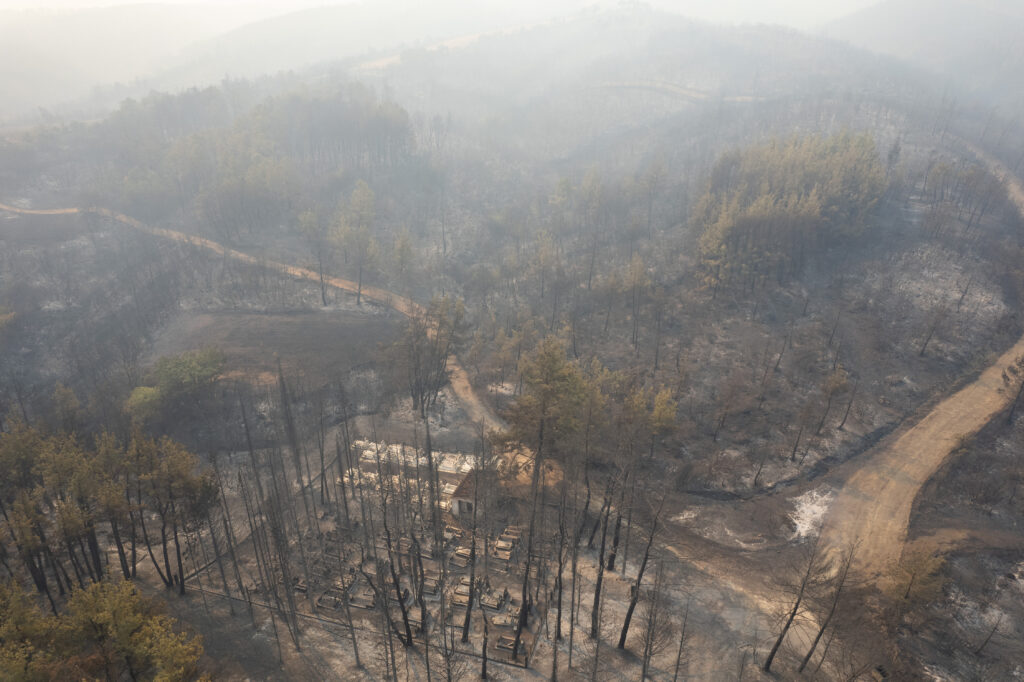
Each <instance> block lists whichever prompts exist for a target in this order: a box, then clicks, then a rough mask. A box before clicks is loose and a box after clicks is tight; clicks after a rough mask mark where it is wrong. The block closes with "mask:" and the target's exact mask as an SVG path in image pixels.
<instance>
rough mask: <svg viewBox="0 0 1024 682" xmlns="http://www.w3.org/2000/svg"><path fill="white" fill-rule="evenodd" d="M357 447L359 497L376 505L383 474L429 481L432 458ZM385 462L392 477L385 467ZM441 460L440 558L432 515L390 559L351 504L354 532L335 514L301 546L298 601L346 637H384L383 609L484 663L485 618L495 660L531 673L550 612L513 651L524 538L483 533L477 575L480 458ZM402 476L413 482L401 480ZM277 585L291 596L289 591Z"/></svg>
mask: <svg viewBox="0 0 1024 682" xmlns="http://www.w3.org/2000/svg"><path fill="white" fill-rule="evenodd" d="M355 445H356V447H357V449H356V452H357V453H358V454H359V459H358V460H357V461H358V469H359V470H358V471H355V470H353V471H350V472H349V474H348V475H346V476H345V477H343V478H341V479H339V480H338V481H337V484H338V486H348V489H352V488H354V489H355V490H356V491H357V492H358V493H360V494H361V495H363V496H364V497H365V499H367V500H373V499H375V496H376V495H377V491H378V485H379V483H380V481H379V480H378V479H379V477H378V475H377V472H378V471H381V470H382V469H383V471H385V475H390V476H392V477H393V480H392V481H391V483H392V485H393V486H396V487H397V486H399V485H409V481H410V480H415V479H413V478H412V477H414V476H418V475H420V474H422V475H423V476H426V472H427V471H428V467H427V463H426V461H425V458H424V457H423V456H422V455H417V454H416V453H415V452H414V450H413V449H412V448H408V447H403V446H396V445H391V446H385V445H376V444H373V443H370V442H367V441H357V442H356V444H355ZM378 457H379V458H380V461H381V463H382V464H386V465H387V466H386V467H379V466H378ZM434 460H435V464H436V465H437V469H438V478H439V480H440V483H441V486H442V495H441V502H442V505H443V506H442V509H443V510H444V524H445V525H444V530H443V533H442V540H441V544H442V546H441V547H440V548H439V550H438V551H436V552H435V551H434V547H433V545H434V542H433V539H432V537H431V536H432V530H431V528H430V523H429V522H430V518H429V514H427V515H426V516H427V518H426V519H419V518H418V514H416V515H414V516H415V517H416V520H417V522H418V523H419V525H420V530H421V532H420V533H418V534H417V537H416V538H415V539H413V538H410V537H408V536H407V535H403V536H400V537H396V536H395V535H394V534H393V536H392V543H391V547H390V550H389V547H388V543H387V542H386V537H385V533H384V531H383V529H382V528H381V527H379V526H381V525H382V524H380V523H375V524H373V525H374V527H373V530H372V532H371V531H370V529H368V528H364V527H362V526H361V525H360V523H359V521H358V512H355V513H354V512H353V511H352V509H358V503H357V502H355V501H354V500H352V499H349V503H350V504H349V507H350V510H349V514H348V525H346V518H345V517H344V515H343V514H341V513H340V512H339V511H337V510H335V511H331V510H330V508H329V507H328V508H327V509H323V510H321V511H320V513H319V514H318V523H317V525H318V528H316V529H308V530H307V531H306V532H305V533H304V534H303V537H302V539H301V542H300V543H298V544H300V545H301V546H300V547H297V548H296V552H295V553H294V556H293V557H292V566H291V569H292V575H293V578H292V581H291V582H292V585H291V589H292V590H293V592H294V594H295V597H296V599H295V600H294V601H295V603H296V604H297V606H298V610H299V611H300V612H304V613H307V615H311V616H315V617H316V618H318V619H321V620H326V621H330V622H335V623H337V624H338V625H339V626H341V627H343V628H347V627H348V625H349V623H351V624H352V626H353V627H355V628H356V629H359V630H365V631H371V632H379V631H380V629H381V628H380V624H381V620H382V615H381V609H387V611H388V614H389V616H390V618H391V622H392V624H393V627H394V632H396V633H404V632H405V622H406V620H407V621H408V623H409V626H410V630H411V632H412V635H413V639H414V640H417V641H420V642H422V641H423V639H424V638H425V637H427V636H429V637H431V646H436V642H437V641H438V640H439V639H440V636H441V634H442V633H441V632H440V628H447V629H448V630H447V632H446V633H444V634H447V636H448V637H447V639H448V641H449V643H450V644H451V645H454V646H455V647H456V649H457V650H458V651H459V652H461V653H463V654H466V655H471V656H476V657H479V656H481V647H482V645H483V642H484V641H485V624H484V622H483V619H484V618H486V619H487V623H486V635H487V636H486V641H487V657H488V659H490V660H493V661H497V662H502V663H507V664H510V665H515V666H520V667H526V666H528V664H529V659H530V656H531V655H532V653H533V650H534V648H535V646H536V642H537V634H538V631H539V629H540V628H541V627H542V626H543V625H542V624H543V619H544V614H545V610H546V604H545V603H543V601H540V602H538V603H537V604H535V605H534V606H533V607H532V608H531V609H530V613H528V614H527V618H526V623H525V626H524V628H523V631H522V633H521V636H520V643H519V649H518V651H514V643H515V631H516V627H517V624H518V622H519V618H520V614H521V606H522V605H521V600H520V596H521V589H522V576H523V570H524V563H525V545H524V543H523V535H524V533H525V530H524V528H522V527H520V526H514V525H510V526H507V527H505V528H504V530H503V531H502V532H501V533H500V534H498V536H497V537H494V536H491V537H486V536H483V535H482V534H480V533H478V536H477V539H476V554H475V559H476V561H475V564H476V565H475V568H474V567H473V566H471V565H470V563H471V560H472V558H473V555H474V552H473V542H472V537H471V536H472V532H471V529H472V526H471V525H470V516H471V512H472V508H471V507H468V508H467V506H466V504H467V500H466V494H467V490H469V491H470V492H471V487H469V486H470V485H471V484H467V481H468V480H470V479H471V478H472V477H471V473H472V471H473V467H472V456H470V455H462V454H458V453H438V454H436V455H435V456H434ZM403 476H404V477H406V480H405V481H402V480H399V479H400V477H403ZM460 495H461V497H460ZM349 497H350V498H351V495H349ZM471 500H472V497H470V498H469V502H468V504H470V505H471V504H472V501H471ZM460 502H462V504H461V505H460ZM392 532H393V531H392ZM393 533H394V532H393ZM535 559H536V557H535ZM392 562H393V564H394V575H393V574H392V571H391V568H392V566H391V563H392ZM210 570H212V569H210ZM396 576H397V582H398V584H399V589H398V590H396V587H395V578H396ZM211 578H212V576H211ZM474 580H475V585H473V586H472V589H471V581H474ZM210 584H212V582H211V583H210ZM278 585H279V587H283V585H281V584H280V581H279V583H278ZM260 587H261V586H260V585H258V584H254V585H253V592H254V593H255V594H257V595H258V594H260V593H261V592H264V590H261V589H260ZM542 592H543V591H542ZM471 593H472V597H473V603H472V604H470V594H471ZM399 594H400V598H401V602H399ZM541 596H542V597H543V595H541ZM267 597H268V601H269V595H267ZM467 607H470V608H471V618H470V628H469V641H468V642H466V643H462V642H461V638H462V629H463V626H464V623H465V617H466V609H467ZM403 611H404V617H403ZM424 621H425V622H424Z"/></svg>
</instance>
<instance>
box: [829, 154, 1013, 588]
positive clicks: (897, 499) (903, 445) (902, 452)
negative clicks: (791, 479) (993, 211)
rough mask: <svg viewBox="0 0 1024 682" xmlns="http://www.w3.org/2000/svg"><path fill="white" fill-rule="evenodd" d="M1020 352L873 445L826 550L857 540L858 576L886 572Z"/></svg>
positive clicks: (1007, 175)
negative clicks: (927, 491) (924, 494)
mask: <svg viewBox="0 0 1024 682" xmlns="http://www.w3.org/2000/svg"><path fill="white" fill-rule="evenodd" d="M970 149H971V151H972V152H974V154H975V155H977V156H978V157H979V159H981V160H982V161H983V162H984V163H985V164H986V165H987V166H988V167H989V170H990V171H991V172H992V173H993V174H995V175H996V176H997V177H999V178H1000V179H1001V180H1002V181H1003V184H1004V186H1005V187H1006V190H1007V195H1008V196H1009V198H1010V200H1011V201H1013V203H1014V204H1015V205H1016V206H1017V210H1019V211H1020V212H1021V213H1022V214H1024V187H1022V186H1021V183H1020V181H1019V180H1018V179H1017V178H1016V177H1014V175H1013V174H1012V173H1011V172H1010V171H1009V170H1007V168H1006V167H1005V166H1003V164H1001V163H999V162H998V161H996V160H995V159H993V158H992V157H991V156H989V155H987V154H985V153H983V152H981V151H980V150H978V149H977V148H975V147H970ZM1021 355H1024V338H1021V339H1020V340H1019V341H1017V343H1015V344H1014V345H1013V347H1012V348H1010V349H1009V350H1007V351H1006V352H1005V353H1003V354H1002V355H1001V356H1000V357H999V359H998V360H996V362H995V363H994V364H993V365H991V366H990V367H988V369H986V370H985V371H984V372H982V374H981V376H979V377H978V378H977V379H976V380H974V381H973V382H971V383H970V384H968V385H967V386H965V387H964V388H962V389H960V390H959V391H957V392H956V393H954V394H953V395H951V396H949V397H947V398H946V399H944V400H943V401H942V402H940V403H939V404H938V405H936V406H935V408H934V409H932V410H931V411H930V412H929V413H928V414H927V415H925V416H924V417H923V418H922V419H921V420H920V421H918V422H917V423H915V424H912V425H909V426H908V427H906V428H902V429H899V430H898V431H897V432H896V433H894V434H892V435H891V436H889V438H887V439H886V440H884V441H883V442H882V443H880V444H879V445H878V446H876V447H875V448H874V449H873V451H871V452H870V453H869V454H868V455H867V456H866V457H865V458H864V460H863V462H862V463H861V465H860V466H859V467H858V469H857V471H856V472H855V473H854V474H853V475H851V476H850V478H849V479H847V481H846V483H845V484H844V485H843V487H842V488H841V489H840V490H839V493H838V495H837V496H836V500H835V502H833V504H832V506H831V508H830V509H829V512H828V515H827V516H826V517H825V522H824V524H823V527H822V534H823V540H824V541H825V543H826V547H828V548H829V549H830V550H831V551H841V550H842V549H843V548H844V547H847V546H849V545H850V543H853V542H856V543H858V547H857V557H856V561H855V569H856V570H857V571H858V572H859V573H860V574H861V575H863V576H864V577H869V578H871V577H879V576H884V575H886V574H887V573H888V572H889V570H890V569H891V568H892V566H893V565H894V564H895V563H896V561H898V560H899V558H900V555H901V553H902V551H903V546H904V544H905V543H906V540H907V528H908V526H909V524H910V512H911V508H912V506H913V504H914V499H915V498H916V497H917V494H918V492H919V491H920V490H921V487H922V486H923V485H924V484H925V482H926V481H928V479H929V478H931V477H932V476H933V475H934V474H935V472H936V471H938V469H939V467H941V466H942V464H943V462H945V461H946V458H947V457H949V455H950V453H952V452H953V450H955V449H956V447H957V446H958V445H959V443H960V440H961V439H962V438H963V437H965V436H971V435H973V434H975V433H977V432H978V431H979V430H980V429H981V428H982V427H983V426H985V424H987V423H988V422H989V421H990V420H991V419H992V418H993V417H994V416H996V415H997V414H998V413H1000V412H1001V411H1003V410H1004V409H1006V407H1007V405H1008V402H1009V399H1010V397H1011V396H1009V395H1007V393H1006V392H1005V391H1003V390H1002V388H1003V380H1002V373H1003V370H1004V369H1005V368H1006V367H1007V366H1008V365H1010V364H1011V363H1012V362H1014V360H1016V359H1017V358H1018V357H1020V356H1021Z"/></svg>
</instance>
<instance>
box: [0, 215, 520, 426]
mask: <svg viewBox="0 0 1024 682" xmlns="http://www.w3.org/2000/svg"><path fill="white" fill-rule="evenodd" d="M0 211H8V212H10V213H18V214H21V215H75V214H80V213H81V214H93V215H99V216H104V217H106V218H109V219H111V220H115V221H117V222H119V223H122V224H124V225H127V226H129V227H131V228H133V229H135V230H138V231H140V232H144V233H146V234H150V235H153V236H155V237H160V238H162V239H170V240H172V241H176V242H180V243H183V244H191V245H192V246H195V247H198V248H201V249H206V250H207V251H211V252H213V253H215V254H217V255H220V256H224V257H225V258H231V259H232V260H236V261H239V262H242V263H247V264H249V265H258V266H262V267H266V268H270V269H271V270H275V271H277V272H280V273H282V274H284V275H287V276H289V277H294V278H295V279H303V280H308V281H310V282H316V283H317V284H319V282H320V275H319V274H318V273H317V272H316V271H315V270H310V269H308V268H299V267H296V266H294V265H288V264H286V263H279V262H277V261H268V260H261V259H259V258H256V257H254V256H251V255H249V254H247V253H243V252H241V251H236V250H234V249H229V248H227V247H226V246H223V245H222V244H219V243H217V242H215V241H212V240H210V239H205V238H203V237H199V236H196V235H191V234H185V233H184V232H176V231H174V230H167V229H164V228H160V227H153V226H152V225H147V224H145V223H143V222H141V221H139V220H136V219H135V218H132V217H130V216H126V215H124V214H123V213H117V212H116V211H111V210H110V209H106V208H54V209H27V208H18V207H16V206H10V205H8V204H3V203H0ZM324 282H325V283H326V284H327V285H328V286H330V287H332V288H334V289H339V290H342V291H349V292H352V293H355V292H356V290H357V289H358V288H359V287H358V285H357V284H356V282H353V281H351V280H347V279H342V278H341V277H325V278H324ZM362 295H363V297H365V298H366V299H368V300H370V301H373V302H374V303H379V304H381V305H385V306H388V307H389V308H392V309H393V310H396V311H397V312H399V313H401V314H403V315H405V316H407V317H408V316H411V315H414V314H416V313H419V312H422V310H423V307H422V306H421V305H420V304H418V303H416V302H415V301H413V300H411V299H409V298H406V297H404V296H399V295H397V294H393V293H392V292H390V291H386V290H384V289H380V288H378V287H373V286H363V288H362ZM448 368H449V370H450V371H451V376H450V379H451V386H452V391H453V392H454V393H455V395H456V396H457V397H458V399H459V402H460V404H461V405H462V408H463V409H464V410H465V411H466V414H467V416H468V417H469V419H470V420H472V422H473V423H475V424H483V425H484V427H485V428H487V429H501V428H504V422H502V420H501V418H500V417H498V415H496V414H495V413H494V411H493V410H492V409H491V408H490V407H489V406H488V405H487V404H486V403H485V402H484V401H482V400H481V399H480V397H479V396H478V395H477V394H476V392H475V391H474V390H473V387H472V385H471V384H470V382H469V375H468V374H467V373H466V370H465V369H464V368H463V367H462V365H461V364H459V361H458V358H456V357H455V356H452V357H450V358H449V359H448Z"/></svg>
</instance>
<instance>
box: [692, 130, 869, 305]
mask: <svg viewBox="0 0 1024 682" xmlns="http://www.w3.org/2000/svg"><path fill="white" fill-rule="evenodd" d="M885 189H886V179H885V171H884V168H883V166H882V163H881V160H880V158H879V155H878V150H877V148H876V146H875V141H874V138H872V136H871V135H868V134H861V135H855V134H852V133H849V132H844V133H840V134H838V135H833V136H831V137H819V136H810V137H794V138H791V139H789V140H785V141H780V140H773V141H772V142H769V143H767V144H764V145H760V146H755V147H750V148H748V149H745V150H742V151H733V152H730V153H728V154H725V155H723V156H722V157H721V158H720V159H719V160H718V162H717V163H716V164H715V168H714V170H713V171H712V173H711V177H710V180H709V182H708V188H707V190H706V191H705V193H704V195H703V196H702V197H701V198H700V200H699V201H698V203H697V205H696V208H695V210H694V213H693V222H694V224H695V226H696V227H697V229H698V231H699V232H700V235H701V236H700V256H701V261H702V264H703V269H704V283H705V284H706V285H708V286H711V287H717V286H719V285H721V284H725V285H740V286H742V287H744V288H753V287H755V286H757V285H758V283H761V282H763V281H765V280H767V279H769V278H771V277H775V278H777V279H779V280H781V279H784V278H787V277H792V276H794V275H795V274H797V273H798V272H799V271H800V270H801V269H802V268H803V266H804V264H805V263H806V262H807V259H808V258H809V257H811V256H812V255H814V254H815V253H818V252H819V251H820V250H821V249H824V248H828V247H832V246H835V245H838V244H841V243H848V242H852V241H854V240H856V239H857V238H859V237H861V236H863V234H864V232H865V229H866V227H867V225H868V223H869V220H870V217H871V215H872V214H873V212H874V209H875V207H876V206H877V205H878V202H879V201H880V200H881V198H882V195H883V194H884V192H885Z"/></svg>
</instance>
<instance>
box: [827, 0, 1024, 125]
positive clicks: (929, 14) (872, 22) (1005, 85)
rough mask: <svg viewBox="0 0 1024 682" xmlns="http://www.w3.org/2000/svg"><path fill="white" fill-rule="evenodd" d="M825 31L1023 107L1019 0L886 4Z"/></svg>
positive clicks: (1023, 13) (1023, 18)
mask: <svg viewBox="0 0 1024 682" xmlns="http://www.w3.org/2000/svg"><path fill="white" fill-rule="evenodd" d="M823 33H824V34H825V35H826V36H828V37H830V38H836V39H839V40H844V41H847V42H849V43H851V44H853V45H856V46H858V47H863V48H865V49H868V50H872V51H875V52H880V53H883V54H888V55H893V56H896V57H899V58H902V59H904V60H907V61H909V62H912V63H914V64H916V65H919V66H922V67H925V68H927V69H930V70H932V71H934V72H936V73H939V74H941V75H943V76H946V77H947V78H949V79H950V81H952V82H953V83H954V84H955V85H957V86H958V87H960V88H961V89H963V90H964V91H966V92H968V93H969V94H971V95H973V96H976V97H978V98H980V99H983V100H987V101H988V102H990V103H992V104H997V105H1001V106H1003V107H1006V108H1014V109H1017V108H1021V109H1024V41H1022V40H1021V36H1022V35H1024V3H1021V2H1019V1H1017V0H970V1H968V0H884V1H883V2H880V3H878V4H877V5H873V6H871V7H868V8H866V9H863V10H860V11H858V12H854V13H853V14H850V15H848V16H846V17H844V18H842V19H839V20H837V21H833V22H830V23H829V24H827V25H826V26H824V27H823Z"/></svg>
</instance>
